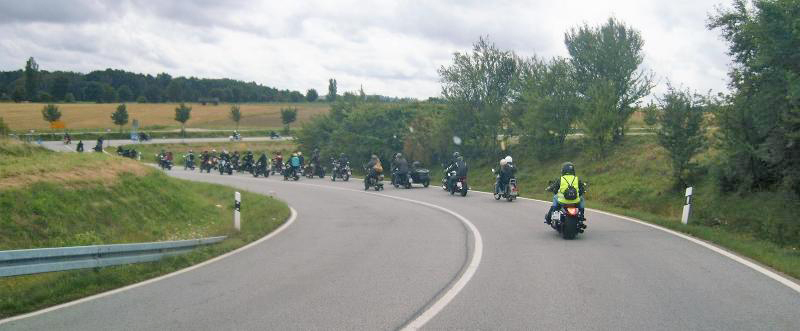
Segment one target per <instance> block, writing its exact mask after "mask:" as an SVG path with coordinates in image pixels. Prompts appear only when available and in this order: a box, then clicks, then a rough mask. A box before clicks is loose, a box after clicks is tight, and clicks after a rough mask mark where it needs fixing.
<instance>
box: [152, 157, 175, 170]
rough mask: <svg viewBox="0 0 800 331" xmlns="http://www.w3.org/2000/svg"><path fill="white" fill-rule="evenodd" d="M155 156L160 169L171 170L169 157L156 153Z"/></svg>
mask: <svg viewBox="0 0 800 331" xmlns="http://www.w3.org/2000/svg"><path fill="white" fill-rule="evenodd" d="M156 157H158V158H159V160H158V166H159V167H161V169H162V170H172V161H171V160H170V159H168V158H167V157H166V156H159V155H156Z"/></svg>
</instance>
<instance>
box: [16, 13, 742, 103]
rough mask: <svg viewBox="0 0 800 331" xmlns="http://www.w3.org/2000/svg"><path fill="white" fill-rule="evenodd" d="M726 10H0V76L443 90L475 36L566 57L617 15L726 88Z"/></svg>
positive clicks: (692, 84) (665, 53)
mask: <svg viewBox="0 0 800 331" xmlns="http://www.w3.org/2000/svg"><path fill="white" fill-rule="evenodd" d="M729 3H730V1H728V0H671V1H660V0H659V1H656V0H649V1H648V0H641V1H635V0H631V1H628V0H620V1H597V0H593V1H591V0H590V1H552V0H544V1H539V0H528V1H525V0H520V1H512V0H509V1H488V0H483V1H363V0H362V1H343V0H338V1H299V0H298V1H287V0H277V1H264V2H261V3H258V2H256V1H239V0H200V1H178V0H161V1H145V0H141V1H140V0H128V1H91V0H85V1H66V0H65V1H59V0H51V1H37V0H25V1H19V0H0V70H16V69H20V68H22V67H23V66H24V64H25V60H26V59H27V58H28V57H29V56H33V57H35V58H36V61H37V62H38V63H39V66H40V68H42V69H45V70H72V71H80V72H89V71H92V70H98V69H100V70H102V69H105V68H115V69H123V70H128V71H134V72H142V73H150V74H157V73H159V72H167V73H169V74H171V75H173V76H196V77H204V78H223V77H227V78H234V79H240V80H245V81H256V82H258V83H262V84H266V85H269V86H274V87H277V88H280V89H286V88H288V89H293V90H302V91H305V90H306V89H308V88H316V89H317V90H318V91H320V94H325V93H327V80H328V78H331V77H335V78H336V79H337V81H338V85H339V93H342V92H343V91H354V90H357V89H358V88H359V86H360V85H361V84H363V86H364V90H365V91H366V92H367V93H368V94H373V93H374V94H383V95H390V96H410V97H417V98H426V97H429V96H438V95H440V93H441V86H440V84H439V77H438V74H437V69H438V68H439V67H440V66H442V65H446V64H448V63H450V61H451V58H452V54H453V53H454V52H459V51H462V52H463V51H468V50H469V49H470V47H471V44H472V43H473V42H475V41H476V40H477V39H478V37H479V36H481V35H488V36H489V38H490V40H492V41H494V42H495V43H496V44H497V46H498V47H500V48H503V49H511V50H514V51H516V52H517V54H519V55H522V56H531V55H533V54H538V55H540V56H545V57H551V56H559V55H560V56H566V55H567V53H566V49H565V47H564V42H563V41H564V32H565V31H566V30H567V29H568V28H570V27H572V26H575V25H577V24H582V23H588V24H591V25H596V24H601V23H603V22H604V21H605V20H607V19H608V17H609V16H614V17H616V18H618V19H620V20H622V21H623V22H625V23H627V24H629V25H630V26H633V27H634V28H636V29H638V30H640V31H641V33H642V36H643V37H644V40H645V46H644V50H645V54H646V59H645V65H646V66H647V67H648V68H649V69H651V70H652V71H653V72H654V73H655V74H656V77H657V79H658V82H659V87H658V88H657V91H663V90H664V86H665V84H666V82H667V81H668V80H669V81H671V82H673V83H674V84H675V85H683V86H684V87H689V88H692V89H695V90H698V91H702V92H705V91H707V90H709V89H711V90H714V91H725V90H726V72H727V68H728V66H729V63H730V58H729V57H728V56H727V55H726V54H725V50H726V45H725V43H724V42H723V41H722V40H721V38H720V37H719V34H718V32H717V31H708V30H707V29H706V27H705V24H706V21H707V17H708V14H709V13H710V12H713V11H714V10H715V7H717V6H719V5H725V6H728V5H729Z"/></svg>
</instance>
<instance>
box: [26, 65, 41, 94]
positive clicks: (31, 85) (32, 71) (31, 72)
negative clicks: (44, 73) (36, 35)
mask: <svg viewBox="0 0 800 331" xmlns="http://www.w3.org/2000/svg"><path fill="white" fill-rule="evenodd" d="M38 91H39V65H38V64H37V63H36V60H34V59H33V57H30V58H28V61H27V62H25V97H26V99H27V100H28V101H36V95H37V92H38Z"/></svg>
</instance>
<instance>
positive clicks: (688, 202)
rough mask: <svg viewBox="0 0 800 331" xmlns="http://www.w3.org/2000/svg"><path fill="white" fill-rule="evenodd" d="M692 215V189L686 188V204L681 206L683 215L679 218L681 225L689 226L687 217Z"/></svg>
mask: <svg viewBox="0 0 800 331" xmlns="http://www.w3.org/2000/svg"><path fill="white" fill-rule="evenodd" d="M691 213H692V187H691V186H690V187H687V188H686V204H685V205H684V206H683V215H682V216H681V223H683V224H684V225H686V224H689V215H691Z"/></svg>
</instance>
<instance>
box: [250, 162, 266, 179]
mask: <svg viewBox="0 0 800 331" xmlns="http://www.w3.org/2000/svg"><path fill="white" fill-rule="evenodd" d="M250 173H251V174H253V177H258V176H259V175H261V176H264V177H269V170H268V169H267V165H266V164H264V163H261V162H256V165H255V166H253V170H252V171H250Z"/></svg>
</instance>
